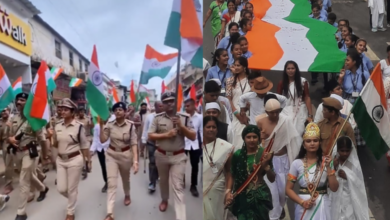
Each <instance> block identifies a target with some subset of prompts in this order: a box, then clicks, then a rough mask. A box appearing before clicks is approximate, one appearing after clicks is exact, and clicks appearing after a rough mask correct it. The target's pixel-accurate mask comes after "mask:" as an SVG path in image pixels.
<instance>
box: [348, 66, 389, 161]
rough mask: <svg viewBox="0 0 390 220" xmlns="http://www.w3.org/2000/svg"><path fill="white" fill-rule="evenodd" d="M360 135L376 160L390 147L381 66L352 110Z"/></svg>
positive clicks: (374, 72)
mask: <svg viewBox="0 0 390 220" xmlns="http://www.w3.org/2000/svg"><path fill="white" fill-rule="evenodd" d="M351 112H352V113H353V115H354V118H355V121H356V123H357V125H358V128H359V130H360V134H361V135H362V137H363V138H364V140H365V141H366V143H367V146H368V147H369V148H370V149H371V151H372V152H373V154H374V156H375V158H376V159H378V160H379V159H380V158H381V156H382V155H384V154H385V153H386V152H387V151H388V150H389V147H390V132H389V131H390V120H389V115H388V113H387V101H386V95H385V89H384V85H383V80H382V71H381V67H380V64H379V63H378V65H377V66H376V67H375V69H374V71H373V72H372V74H371V77H370V79H369V80H368V81H367V82H366V85H365V86H364V88H363V90H362V92H361V93H360V97H359V98H358V99H357V100H356V101H355V104H354V106H353V108H352V110H351Z"/></svg>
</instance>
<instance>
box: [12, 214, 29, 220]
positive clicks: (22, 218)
mask: <svg viewBox="0 0 390 220" xmlns="http://www.w3.org/2000/svg"><path fill="white" fill-rule="evenodd" d="M15 220H27V215H16V218H15Z"/></svg>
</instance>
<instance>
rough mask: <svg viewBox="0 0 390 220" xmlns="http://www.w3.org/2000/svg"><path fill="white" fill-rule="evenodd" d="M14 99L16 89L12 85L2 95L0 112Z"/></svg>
mask: <svg viewBox="0 0 390 220" xmlns="http://www.w3.org/2000/svg"><path fill="white" fill-rule="evenodd" d="M15 96H16V95H15ZM13 101H14V90H13V89H12V86H10V87H8V89H7V90H6V91H5V92H4V93H3V95H1V97H0V112H1V111H3V110H4V109H5V108H6V107H7V106H8V105H9V104H11V103H12V102H13Z"/></svg>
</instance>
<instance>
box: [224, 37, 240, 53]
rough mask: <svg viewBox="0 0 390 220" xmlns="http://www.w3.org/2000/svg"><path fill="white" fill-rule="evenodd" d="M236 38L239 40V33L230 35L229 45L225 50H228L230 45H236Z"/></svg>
mask: <svg viewBox="0 0 390 220" xmlns="http://www.w3.org/2000/svg"><path fill="white" fill-rule="evenodd" d="M238 38H240V33H233V34H231V35H230V39H229V43H228V45H227V46H226V48H225V49H226V50H227V49H229V47H230V45H233V44H236V43H237V40H238Z"/></svg>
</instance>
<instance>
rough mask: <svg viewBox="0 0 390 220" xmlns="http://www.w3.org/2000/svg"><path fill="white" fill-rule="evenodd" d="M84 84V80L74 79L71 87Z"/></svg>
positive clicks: (70, 83)
mask: <svg viewBox="0 0 390 220" xmlns="http://www.w3.org/2000/svg"><path fill="white" fill-rule="evenodd" d="M82 82H83V80H82V79H79V78H72V79H71V80H70V82H69V87H77V86H79V85H80V84H81V83H82Z"/></svg>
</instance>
